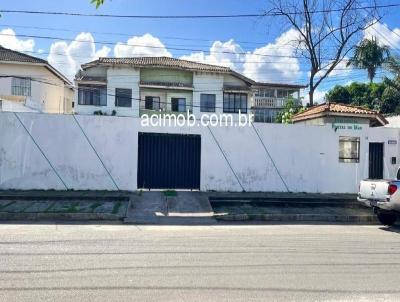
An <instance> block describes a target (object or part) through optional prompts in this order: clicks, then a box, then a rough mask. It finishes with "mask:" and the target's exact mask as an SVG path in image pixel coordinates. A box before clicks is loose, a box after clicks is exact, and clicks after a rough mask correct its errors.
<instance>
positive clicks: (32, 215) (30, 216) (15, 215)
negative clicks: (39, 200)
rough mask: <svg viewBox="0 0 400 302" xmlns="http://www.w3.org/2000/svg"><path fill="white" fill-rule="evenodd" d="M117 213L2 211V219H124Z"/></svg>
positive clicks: (0, 217)
mask: <svg viewBox="0 0 400 302" xmlns="http://www.w3.org/2000/svg"><path fill="white" fill-rule="evenodd" d="M122 219H123V217H120V216H118V215H115V214H106V213H5V212H0V221H9V220H71V221H77V220H113V221H115V220H122Z"/></svg>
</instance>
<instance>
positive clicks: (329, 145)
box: [0, 112, 399, 193]
mask: <svg viewBox="0 0 400 302" xmlns="http://www.w3.org/2000/svg"><path fill="white" fill-rule="evenodd" d="M140 121H141V120H140V119H139V118H131V117H111V116H79V115H78V116H72V115H49V114H37V113H18V114H15V113H7V112H3V113H0V133H1V136H0V189H55V190H65V189H75V190H80V189H88V190H129V191H134V190H136V189H137V167H138V133H139V132H155V133H177V134H198V135H200V136H201V175H200V188H201V190H204V191H206V190H215V191H243V190H244V191H292V192H323V193H330V192H338V193H352V192H356V191H357V188H358V182H359V180H360V179H363V178H366V177H367V176H368V166H369V164H368V145H369V142H383V143H384V154H385V157H384V177H386V178H389V177H394V176H395V174H396V169H397V165H396V164H393V163H392V157H396V158H398V156H399V146H398V144H394V143H393V142H394V141H396V142H397V141H398V140H399V131H398V129H391V128H368V127H364V128H363V129H361V130H346V129H339V130H336V131H335V129H333V128H332V127H331V126H330V125H326V126H306V125H280V124H262V123H255V124H253V126H250V127H248V126H247V127H240V128H239V127H210V128H207V127H191V128H189V127H168V126H167V127H144V126H141V122H140ZM340 136H353V137H354V136H357V137H360V150H361V152H360V162H359V163H341V162H339V137H340ZM389 141H390V142H391V143H390V144H389V143H388V142H389ZM397 162H398V159H397Z"/></svg>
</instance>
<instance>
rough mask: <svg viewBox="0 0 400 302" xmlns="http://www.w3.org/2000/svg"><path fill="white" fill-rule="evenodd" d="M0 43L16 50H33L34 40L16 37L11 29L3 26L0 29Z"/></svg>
mask: <svg viewBox="0 0 400 302" xmlns="http://www.w3.org/2000/svg"><path fill="white" fill-rule="evenodd" d="M0 45H2V46H4V47H6V48H10V49H12V50H16V51H33V48H34V47H35V41H34V40H33V39H26V40H22V39H18V38H17V36H16V34H15V31H14V30H13V29H11V28H5V29H3V30H1V31H0Z"/></svg>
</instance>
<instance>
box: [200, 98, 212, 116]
mask: <svg viewBox="0 0 400 302" xmlns="http://www.w3.org/2000/svg"><path fill="white" fill-rule="evenodd" d="M200 111H201V112H215V94H200Z"/></svg>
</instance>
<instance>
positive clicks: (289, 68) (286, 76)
mask: <svg viewBox="0 0 400 302" xmlns="http://www.w3.org/2000/svg"><path fill="white" fill-rule="evenodd" d="M296 41H298V33H297V31H296V30H294V29H290V30H288V31H287V32H285V33H283V34H282V35H281V36H279V37H278V38H277V39H276V40H275V41H274V43H269V44H267V45H265V46H263V47H260V48H257V49H255V50H254V51H253V52H251V53H248V54H247V55H246V62H245V63H244V70H243V72H244V74H245V75H246V76H248V77H249V78H252V79H254V80H256V81H264V82H287V81H289V82H293V81H296V80H298V79H299V78H300V77H301V75H302V72H301V70H300V63H299V59H297V58H295V57H294V56H295V53H296Z"/></svg>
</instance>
